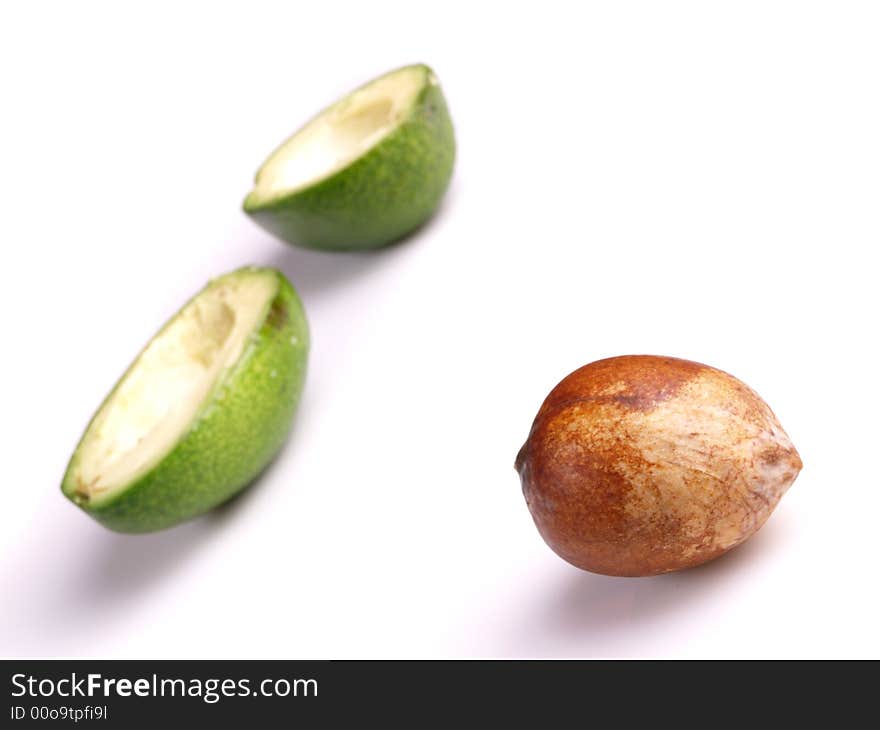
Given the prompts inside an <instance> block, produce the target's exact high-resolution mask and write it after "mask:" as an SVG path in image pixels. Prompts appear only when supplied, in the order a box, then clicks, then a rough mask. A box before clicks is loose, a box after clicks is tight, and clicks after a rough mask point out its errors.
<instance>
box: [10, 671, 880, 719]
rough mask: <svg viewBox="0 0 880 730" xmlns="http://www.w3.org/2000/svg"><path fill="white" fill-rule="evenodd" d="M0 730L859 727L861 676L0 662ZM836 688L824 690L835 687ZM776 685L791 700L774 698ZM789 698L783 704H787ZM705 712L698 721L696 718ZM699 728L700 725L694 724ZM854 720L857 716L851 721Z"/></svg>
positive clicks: (777, 692)
mask: <svg viewBox="0 0 880 730" xmlns="http://www.w3.org/2000/svg"><path fill="white" fill-rule="evenodd" d="M2 665H3V681H4V684H5V687H4V696H5V698H6V703H5V707H4V708H3V710H2V712H3V714H2V716H0V726H3V727H19V726H27V725H29V724H31V723H33V722H42V721H50V722H54V723H56V726H60V725H71V726H73V725H80V724H82V723H86V724H89V725H95V726H97V727H141V726H152V727H154V728H155V727H156V723H165V724H168V723H171V724H172V725H173V726H177V725H178V724H182V723H185V722H198V723H200V724H201V723H212V722H222V723H223V724H224V726H227V725H228V724H230V723H257V724H256V727H262V726H264V725H265V724H267V723H273V726H274V724H275V723H278V722H280V721H288V720H290V721H294V722H305V723H306V726H308V727H312V726H318V725H320V726H323V725H326V724H328V723H329V724H334V723H336V722H342V721H343V720H345V721H347V722H349V723H350V722H351V721H352V720H353V719H359V720H362V721H365V720H379V721H381V720H396V721H403V722H404V723H405V724H406V725H408V726H410V727H421V726H422V725H424V724H435V723H436V722H438V721H440V720H441V719H442V720H446V721H450V722H460V723H462V724H464V725H465V726H470V725H471V724H472V723H473V722H474V721H476V720H477V719H478V718H479V719H483V720H489V721H493V724H494V723H495V722H497V721H499V720H500V718H506V717H510V716H513V717H516V718H517V719H519V720H525V719H527V718H529V719H531V720H533V721H538V722H542V723H545V724H546V723H547V722H561V723H562V724H565V725H568V724H571V722H572V721H574V720H577V721H578V724H579V725H588V724H593V723H599V722H603V723H604V722H605V721H607V720H609V719H611V718H616V720H617V722H620V723H623V724H624V725H626V724H629V723H630V722H632V721H634V720H635V719H637V718H645V719H648V720H650V721H651V722H652V723H657V722H660V721H663V722H664V723H665V722H675V723H676V724H678V725H685V726H687V725H696V724H702V725H705V724H706V723H710V724H713V725H714V724H716V721H715V719H711V718H710V716H712V715H717V716H718V719H720V720H723V721H724V723H723V724H727V723H729V722H733V721H737V722H747V723H754V722H755V721H756V720H757V719H758V718H759V719H760V721H761V723H762V724H764V723H766V722H768V721H770V720H772V719H775V720H777V721H780V722H786V723H790V722H791V720H792V718H793V717H794V716H796V715H800V714H804V713H806V714H808V715H809V717H810V719H811V720H812V721H817V720H818V719H819V718H820V717H822V715H823V713H824V714H825V715H826V716H827V717H828V718H833V719H834V721H835V726H842V725H840V723H841V722H842V721H843V720H844V719H845V718H847V717H858V714H857V713H858V706H859V704H860V703H863V702H864V701H865V698H866V697H868V696H869V692H868V690H867V681H868V679H869V676H868V675H869V674H873V666H871V665H867V664H865V665H862V666H863V667H864V668H866V669H867V668H868V667H870V669H871V672H870V673H869V672H865V673H864V674H862V676H861V680H859V681H855V682H852V681H849V680H847V681H846V683H842V682H841V681H840V672H839V671H838V669H837V668H835V667H834V665H815V666H817V667H819V668H818V669H816V670H815V671H813V665H810V666H811V671H810V672H809V674H806V673H805V672H804V671H803V670H804V669H805V668H806V664H805V663H803V664H801V665H798V664H797V663H774V662H765V663H756V662H738V663H730V664H728V663H724V662H709V663H704V662H657V661H650V662H634V661H631V662H620V661H592V662H586V661H583V662H582V661H446V662H444V661H401V662H380V661H362V662H356V661H333V662H307V661H82V660H80V661H66V660H61V661H40V660H7V661H3V662H2ZM835 680H836V681H835ZM786 687H789V688H791V689H790V690H788V691H787V690H786V689H785V688H786ZM792 690H793V692H794V694H792ZM707 713H708V714H707ZM701 718H702V719H701ZM861 718H862V719H865V716H864V715H863V716H861Z"/></svg>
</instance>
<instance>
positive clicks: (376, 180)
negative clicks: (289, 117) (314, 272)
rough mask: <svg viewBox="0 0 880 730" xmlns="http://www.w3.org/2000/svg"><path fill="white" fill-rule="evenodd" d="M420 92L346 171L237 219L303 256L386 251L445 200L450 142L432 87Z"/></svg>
mask: <svg viewBox="0 0 880 730" xmlns="http://www.w3.org/2000/svg"><path fill="white" fill-rule="evenodd" d="M421 68H422V69H423V71H424V73H425V79H426V80H425V86H424V87H423V88H422V90H421V92H420V93H419V95H418V97H417V98H416V100H415V101H414V104H413V107H412V109H411V111H410V114H409V117H408V118H407V119H406V120H405V121H403V122H402V123H401V124H400V125H399V126H398V127H397V128H396V129H395V130H394V131H392V132H391V133H390V134H389V135H388V136H387V137H385V138H384V139H383V140H382V141H381V142H379V143H378V144H377V145H376V146H375V147H372V148H371V149H370V150H368V151H367V152H366V153H365V154H364V155H363V156H361V157H360V158H358V159H357V160H355V161H354V162H353V163H352V164H351V165H349V166H348V167H345V168H343V169H342V170H339V171H338V172H336V173H334V174H333V175H331V176H330V177H328V178H326V179H325V180H322V181H320V182H318V183H316V184H315V185H313V186H310V187H307V188H305V189H303V190H300V191H298V192H294V193H292V194H290V195H287V196H284V197H281V198H278V199H276V200H273V201H271V202H269V203H264V204H257V205H253V204H250V203H249V202H248V201H247V200H246V201H245V204H244V211H245V212H246V213H247V214H248V215H249V216H251V218H253V220H254V221H256V223H257V224H259V225H260V226H261V227H263V228H264V229H265V230H267V231H269V232H270V233H272V234H274V235H275V236H277V237H278V238H280V239H282V240H283V241H286V242H287V243H291V244H294V245H297V246H300V247H303V248H312V249H319V250H325V251H353V250H363V249H371V248H379V247H381V246H386V245H388V244H390V243H394V242H395V241H397V240H399V239H400V238H402V237H403V236H405V235H406V234H408V233H410V232H412V231H413V230H415V229H416V228H418V227H419V226H420V225H421V224H422V223H424V222H425V221H426V220H427V219H428V218H429V217H430V216H431V214H432V213H433V212H434V211H435V209H436V208H437V206H438V205H439V203H440V200H441V199H442V197H443V194H444V193H445V192H446V189H447V187H448V185H449V180H450V178H451V177H452V168H453V165H454V162H455V135H454V131H453V127H452V120H451V119H450V117H449V110H448V108H447V106H446V100H445V98H444V96H443V91H442V89H441V88H440V85H439V84H438V83H436V82H434V83H432V82H431V81H430V79H433V78H434V76H433V72H432V71H431V69H430V68H428V67H427V66H421Z"/></svg>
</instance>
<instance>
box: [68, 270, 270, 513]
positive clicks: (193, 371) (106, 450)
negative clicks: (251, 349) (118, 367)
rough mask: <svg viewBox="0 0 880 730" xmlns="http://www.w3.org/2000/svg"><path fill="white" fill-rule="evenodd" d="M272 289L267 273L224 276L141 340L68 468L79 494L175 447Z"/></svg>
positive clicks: (96, 492) (140, 469)
mask: <svg viewBox="0 0 880 730" xmlns="http://www.w3.org/2000/svg"><path fill="white" fill-rule="evenodd" d="M277 289H278V283H277V280H276V279H275V277H274V276H272V275H271V274H266V273H261V272H254V273H253V274H251V275H247V276H240V277H236V278H225V279H224V280H222V281H221V282H218V283H216V284H212V285H210V286H209V287H207V288H206V289H205V290H204V291H203V292H202V293H201V294H199V295H198V296H197V297H196V298H195V299H193V300H192V301H190V302H189V303H188V304H187V305H186V306H185V307H184V308H183V309H182V310H181V311H180V312H179V313H178V314H177V316H176V317H175V318H174V319H173V320H172V321H171V322H169V324H168V325H167V326H166V327H165V328H164V329H163V330H162V331H161V332H160V333H159V334H158V335H157V336H156V337H155V338H154V339H153V340H152V341H151V342H150V344H149V345H147V347H146V349H145V350H144V351H143V352H142V353H141V355H140V356H139V357H138V359H137V361H136V362H135V364H134V365H133V366H132V367H131V368H130V369H129V371H128V373H126V375H125V376H124V377H123V379H122V380H121V381H120V383H119V385H118V386H117V388H116V390H115V391H114V392H113V393H112V394H111V395H110V396H109V398H108V399H107V401H106V402H105V403H104V405H103V406H102V407H101V410H100V411H99V412H98V414H97V415H96V416H95V418H94V420H93V421H92V423H91V425H90V426H89V428H88V430H87V432H86V434H85V436H84V437H83V441H82V444H81V446H80V449H79V458H78V461H77V463H76V465H75V467H74V473H73V477H74V480H75V481H74V483H75V484H76V485H77V491H78V493H80V495H81V496H83V497H86V498H88V499H104V498H106V497H108V496H110V495H112V494H114V493H115V492H117V491H119V490H120V489H123V488H125V487H126V486H127V485H129V484H130V483H131V482H132V481H133V480H134V479H136V478H137V477H138V476H139V475H141V474H143V473H144V472H146V471H147V470H148V469H149V468H151V467H152V466H154V465H155V464H157V463H158V462H159V461H160V460H161V459H162V457H163V456H164V455H165V454H167V453H168V452H169V451H170V450H171V449H172V448H173V446H174V445H175V444H176V443H177V442H178V441H179V440H180V438H181V437H182V436H183V435H184V434H185V433H186V431H187V430H188V429H189V427H190V425H191V424H192V423H193V421H194V419H195V418H196V416H197V415H198V413H199V411H200V410H201V409H202V408H203V407H204V405H205V403H206V401H207V400H209V395H210V393H211V391H212V390H213V388H214V387H215V385H216V384H217V383H218V382H220V381H221V380H222V379H223V376H224V374H225V373H226V372H227V371H228V370H229V369H230V368H231V367H233V366H234V365H235V364H236V362H237V361H238V359H239V358H240V357H241V355H242V352H243V350H244V347H245V345H246V343H247V340H248V336H249V335H250V334H251V333H252V332H253V331H254V329H255V328H256V327H257V326H258V325H259V323H260V322H261V321H262V319H263V318H264V317H265V313H266V311H267V308H268V306H269V304H270V302H271V300H272V298H273V297H274V296H275V294H276V292H277Z"/></svg>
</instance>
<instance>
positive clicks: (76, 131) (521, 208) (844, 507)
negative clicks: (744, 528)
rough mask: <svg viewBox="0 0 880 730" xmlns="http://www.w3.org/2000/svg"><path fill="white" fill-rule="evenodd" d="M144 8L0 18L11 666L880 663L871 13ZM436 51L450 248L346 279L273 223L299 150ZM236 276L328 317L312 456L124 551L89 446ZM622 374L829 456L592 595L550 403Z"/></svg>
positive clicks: (877, 232) (437, 234)
mask: <svg viewBox="0 0 880 730" xmlns="http://www.w3.org/2000/svg"><path fill="white" fill-rule="evenodd" d="M133 8H134V4H130V3H111V2H107V3H103V4H97V3H60V2H59V3H56V4H47V3H39V2H33V3H19V4H10V5H8V6H4V10H3V11H2V14H0V68H2V84H0V106H2V108H3V112H2V116H0V127H2V135H0V162H2V164H0V194H2V201H3V203H2V214H0V245H2V247H3V252H4V259H5V266H4V267H3V271H4V275H3V280H4V281H3V284H2V286H0V297H2V302H0V304H2V309H0V311H2V312H3V328H4V336H5V337H4V339H5V343H6V344H5V346H4V347H3V360H2V362H3V371H2V379H0V384H2V385H0V387H2V401H0V403H2V413H3V418H2V429H3V432H2V443H3V444H4V446H3V449H2V453H3V464H4V475H3V478H2V480H0V481H2V492H3V499H2V508H0V601H2V608H0V611H2V616H0V654H3V655H7V656H47V655H51V656H98V657H284V658H307V657H411V656H413V657H448V656H464V657H473V656H478V657H495V656H502V657H509V656H514V657H517V656H548V657H569V656H582V657H594V656H601V657H619V656H620V657H655V656H659V657H696V656H700V657H831V656H834V657H856V656H861V657H875V658H876V657H878V656H880V638H878V630H877V625H876V617H877V615H878V611H880V605H878V588H877V557H878V555H877V553H878V549H877V525H878V519H877V514H878V510H880V489H878V487H880V484H878V476H877V473H878V460H877V454H878V447H877V437H878V423H877V412H878V406H880V402H878V392H877V368H878V360H877V355H878V347H877V311H878V307H877V299H878V297H877V282H876V279H877V266H876V262H875V259H874V254H875V251H876V248H877V244H878V240H880V208H878V201H880V95H878V81H880V44H878V42H877V39H878V36H880V10H878V7H877V5H876V4H874V3H869V2H865V3H855V2H825V3H816V2H803V1H799V2H790V3H782V2H768V1H767V0H761V1H760V2H738V3H706V2H689V3H683V2H667V3H654V2H645V3H635V2H627V3H618V2H607V3H573V2H572V3H553V2H541V3H536V4H513V3H498V4H489V3H485V4H483V3H475V2H471V3H467V4H465V3H462V4H461V5H460V6H459V5H458V4H456V5H455V7H454V8H453V4H452V3H439V4H438V3H430V4H428V3H425V4H420V3H416V2H398V3H391V2H352V3H349V4H341V3H332V2H301V3H300V2H284V3H276V4H268V3H258V2H248V3H239V4H237V5H236V6H232V5H222V4H220V3H206V4H205V5H204V6H199V5H195V4H186V3H180V2H175V3H169V4H168V5H162V4H160V3H150V4H146V3H144V4H142V6H141V9H140V10H135V9H133ZM414 61H424V62H427V63H429V64H430V65H432V66H433V67H434V68H435V70H436V72H437V74H438V75H439V77H440V79H441V82H442V83H443V85H444V88H445V91H446V95H447V99H448V102H449V105H450V109H451V111H452V114H453V117H454V121H455V124H456V129H457V134H458V142H459V157H458V162H457V167H456V170H455V176H454V181H453V184H452V187H451V189H450V193H449V195H448V197H447V199H446V201H445V203H444V205H443V207H442V209H441V210H440V212H439V214H438V216H437V217H436V219H435V220H434V222H433V223H432V224H431V225H430V226H429V227H428V228H427V229H425V230H423V231H422V232H421V233H420V234H419V235H418V236H416V237H414V238H412V239H410V240H409V241H407V242H405V243H404V244H402V245H399V246H397V247H394V248H391V249H388V250H385V251H382V252H379V253H373V254H368V255H327V254H319V253H309V252H304V251H301V250H296V249H293V248H291V247H288V246H285V245H283V244H281V243H279V242H278V241H276V240H274V239H272V238H271V237H270V236H269V235H267V234H266V233H264V232H263V231H261V230H260V229H258V228H257V227H256V226H255V225H253V224H252V223H251V222H250V221H249V220H248V219H247V218H246V217H245V216H244V214H243V213H242V212H241V210H240V204H241V200H242V199H243V197H244V195H245V194H246V193H247V192H248V189H249V185H250V181H251V179H252V175H253V172H254V171H255V169H256V168H257V166H258V165H259V164H260V163H261V162H262V160H263V158H264V157H265V155H266V154H267V153H268V152H269V151H270V150H271V149H272V148H273V147H274V146H275V145H276V144H277V143H278V142H280V141H281V140H282V139H283V138H284V137H285V136H286V135H287V134H289V133H290V132H292V131H293V130H294V129H295V128H297V127H298V126H299V125H300V124H301V123H302V122H303V121H304V120H305V119H307V118H308V117H309V116H311V115H312V114H313V113H314V112H316V111H317V110H318V109H319V108H321V107H322V106H324V105H325V104H327V103H329V102H331V101H333V100H334V99H335V98H336V97H337V96H339V95H340V94H342V93H344V92H346V91H348V90H349V89H351V88H352V87H354V86H356V85H357V84H359V83H361V82H363V81H365V80H367V79H368V78H370V77H372V76H374V75H377V74H379V73H382V72H384V71H386V70H388V69H390V68H393V67H396V66H399V65H402V64H405V63H409V62H414ZM245 263H255V264H268V265H273V266H277V267H279V268H281V269H282V270H283V271H284V272H286V274H287V275H288V276H289V277H290V279H291V280H292V281H293V282H294V283H295V285H296V286H297V288H298V289H299V291H300V292H301V295H302V297H303V299H304V302H305V304H306V307H307V310H308V315H309V319H310V323H311V328H312V336H313V350H312V354H311V359H310V373H309V378H308V382H307V387H306V393H305V396H304V400H303V402H302V406H301V409H300V411H299V414H298V417H297V422H296V426H295V429H294V432H293V435H292V438H291V440H290V442H289V444H288V446H287V447H286V448H285V449H284V450H283V452H282V453H281V455H280V457H279V458H278V460H277V462H276V463H275V465H274V466H273V467H272V468H271V470H270V471H269V472H268V473H267V475H266V476H265V477H264V478H263V479H261V480H260V481H259V482H258V483H257V484H256V485H255V486H254V487H253V488H252V489H251V490H249V491H248V492H246V493H245V495H244V496H242V497H241V498H240V499H238V500H236V501H235V502H233V503H232V504H231V505H229V506H227V507H226V508H223V509H220V510H218V511H216V512H215V513H213V514H211V515H209V516H207V517H205V518H202V519H199V520H197V521H195V522H192V523H190V524H187V525H184V526H182V527H179V528H176V529H173V530H170V531H166V532H164V533H157V534H154V535H149V536H141V537H131V536H123V535H116V534H113V533H111V532H109V531H107V530H105V529H103V528H102V527H100V526H99V525H98V524H97V523H94V522H93V521H91V520H90V519H89V518H88V517H87V516H86V515H84V514H82V513H81V512H79V511H78V510H77V509H76V508H74V507H73V506H72V505H71V504H69V503H67V502H66V501H65V500H64V499H63V498H62V496H61V494H60V492H59V483H60V480H61V476H62V473H63V471H64V468H65V465H66V462H67V459H68V457H69V455H70V453H71V451H72V450H73V447H74V446H75V444H76V442H77V440H78V438H79V436H80V433H81V431H82V429H83V427H84V426H85V424H86V422H87V420H88V418H89V416H90V414H91V413H92V411H93V410H94V408H95V407H96V406H97V404H98V403H99V402H100V400H101V398H102V397H103V396H104V395H105V393H106V392H107V391H108V389H109V388H110V387H111V386H112V384H113V382H114V381H115V379H116V378H117V377H118V376H119V375H120V373H121V372H122V370H123V369H124V367H125V366H126V365H127V364H128V362H129V361H130V359H131V358H132V357H133V356H134V354H135V353H136V352H137V351H138V350H139V348H140V347H141V346H142V345H143V344H144V342H145V341H146V339H148V337H149V336H150V335H151V334H152V333H153V332H154V331H155V330H156V329H157V328H158V326H159V325H160V324H161V323H162V322H163V321H164V320H165V318H166V317H168V316H169V315H171V314H172V313H173V312H174V311H175V310H176V309H177V308H178V307H179V306H180V305H181V304H182V303H183V301H184V300H185V299H186V298H187V297H189V296H190V295H191V294H192V293H193V292H194V291H196V290H198V289H199V288H200V287H201V286H202V285H203V284H204V283H205V282H206V280H207V279H208V278H209V277H211V276H214V275H217V274H220V273H223V272H225V271H227V270H229V269H232V268H235V267H237V266H239V265H242V264H245ZM627 353H654V354H664V355H674V356H680V357H686V358H690V359H695V360H699V361H702V362H706V363H708V364H711V365H715V366H717V367H720V368H723V369H725V370H727V371H729V372H731V373H733V374H735V375H737V376H738V377H740V378H741V379H743V380H744V381H745V382H747V383H748V384H749V385H751V386H752V387H754V388H755V389H756V390H758V392H759V393H761V394H762V395H763V396H764V397H765V398H766V400H767V401H768V402H769V403H770V405H771V407H772V408H773V409H774V410H775V411H776V413H777V415H778V416H779V418H780V420H781V422H782V424H783V426H784V427H785V428H786V430H787V431H788V432H789V434H790V436H791V437H792V439H793V441H794V442H795V444H796V445H797V447H798V449H799V451H800V453H801V456H802V457H803V461H804V464H805V466H804V470H803V472H802V474H801V476H800V478H799V479H798V480H797V482H796V483H795V485H794V487H793V488H792V489H791V491H790V492H789V493H788V495H786V496H785V497H784V499H783V500H782V502H781V504H780V506H779V508H778V509H777V511H776V513H775V514H774V515H773V517H772V518H771V520H770V522H769V523H768V524H767V526H766V527H765V529H763V530H762V531H761V532H760V533H759V534H758V535H757V536H756V537H755V538H754V539H753V540H751V541H750V542H749V543H748V544H747V545H745V546H744V547H742V548H740V549H738V550H736V551H734V552H733V553H732V554H730V555H728V556H726V557H724V558H722V559H720V560H718V561H717V562H715V563H714V564H710V565H708V566H705V567H703V568H699V569H695V570H692V571H689V572H685V573H681V574H677V575H669V576H665V577H659V578H650V579H615V578H605V577H601V576H596V575H591V574H588V573H584V572H581V571H579V570H577V569H575V568H573V567H571V566H569V565H568V564H566V563H564V562H563V561H562V560H560V559H559V558H557V557H556V556H555V555H554V554H553V553H552V552H551V551H550V550H549V549H548V548H547V547H546V546H545V545H544V543H543V542H542V541H541V538H540V537H539V535H538V533H537V531H536V530H535V528H534V526H533V524H532V522H531V518H530V516H529V514H528V511H527V509H526V506H525V503H524V501H523V498H522V495H521V492H520V487H519V482H518V479H517V476H516V474H515V472H514V470H513V460H514V456H515V455H516V452H517V450H518V448H519V446H520V445H521V442H522V441H523V439H524V438H525V436H526V434H527V432H528V429H529V426H530V424H531V420H532V418H533V417H534V415H535V413H536V411H537V409H538V406H539V405H540V403H541V401H542V400H543V398H544V396H545V395H546V393H547V392H548V391H549V390H550V388H551V387H552V386H553V385H554V384H555V383H556V382H557V381H558V380H560V379H561V378H562V377H563V376H564V375H566V374H567V373H568V372H569V371H571V370H573V369H574V368H576V367H578V366H580V365H582V364H584V363H586V362H589V361H592V360H595V359H598V358H601V357H606V356H610V355H618V354H627Z"/></svg>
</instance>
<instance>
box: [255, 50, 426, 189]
mask: <svg viewBox="0 0 880 730" xmlns="http://www.w3.org/2000/svg"><path fill="white" fill-rule="evenodd" d="M428 73H429V74H430V77H429V82H430V83H433V84H436V78H434V76H433V74H431V73H430V72H428ZM424 85H425V69H424V67H422V66H410V67H406V68H402V69H399V70H398V71H395V72H393V73H390V74H388V75H386V76H383V77H380V78H378V79H376V80H375V81H373V82H371V83H369V84H367V85H366V86H363V87H361V88H360V89H357V90H356V91H354V92H352V93H351V94H349V95H348V96H347V97H345V98H344V99H342V100H340V101H338V102H337V103H336V104H333V105H332V106H330V107H328V108H327V109H325V110H324V111H323V112H321V113H320V114H319V115H318V116H317V117H315V118H314V119H312V120H311V121H310V122H308V123H307V124H306V125H305V126H304V127H303V128H302V129H300V130H299V132H297V133H296V134H294V135H293V136H292V137H290V138H289V139H288V140H287V141H286V142H285V143H284V144H282V145H281V146H280V147H279V148H278V149H277V150H276V151H275V152H274V153H272V155H271V156H270V158H269V159H268V161H267V162H266V163H265V164H264V165H263V167H262V168H261V169H260V171H259V172H258V173H257V176H256V181H255V186H254V189H253V191H252V192H251V193H250V195H249V196H248V199H247V200H246V202H245V205H246V206H248V205H260V204H262V203H265V202H267V201H270V200H273V199H275V198H277V197H281V196H285V195H288V194H291V193H295V192H297V191H299V190H301V189H304V188H308V187H310V186H312V185H314V184H315V183H317V182H320V181H321V180H323V179H325V178H328V177H330V176H331V175H333V174H334V173H336V172H338V171H340V170H342V169H344V168H345V167H347V166H348V165H350V164H351V163H352V162H353V161H354V160H356V159H358V158H359V157H360V156H361V155H363V154H364V153H365V152H367V151H368V150H369V149H371V148H372V147H374V146H375V145H376V144H377V143H378V142H380V141H381V140H382V139H384V138H385V137H386V136H387V135H388V134H389V133H390V132H391V131H393V130H394V129H395V128H396V127H397V125H398V124H399V123H400V122H401V121H403V120H404V119H406V117H407V114H408V112H409V110H410V109H411V107H412V105H413V103H414V101H415V99H416V98H417V96H418V95H419V93H420V92H421V91H422V89H423V88H424Z"/></svg>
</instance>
